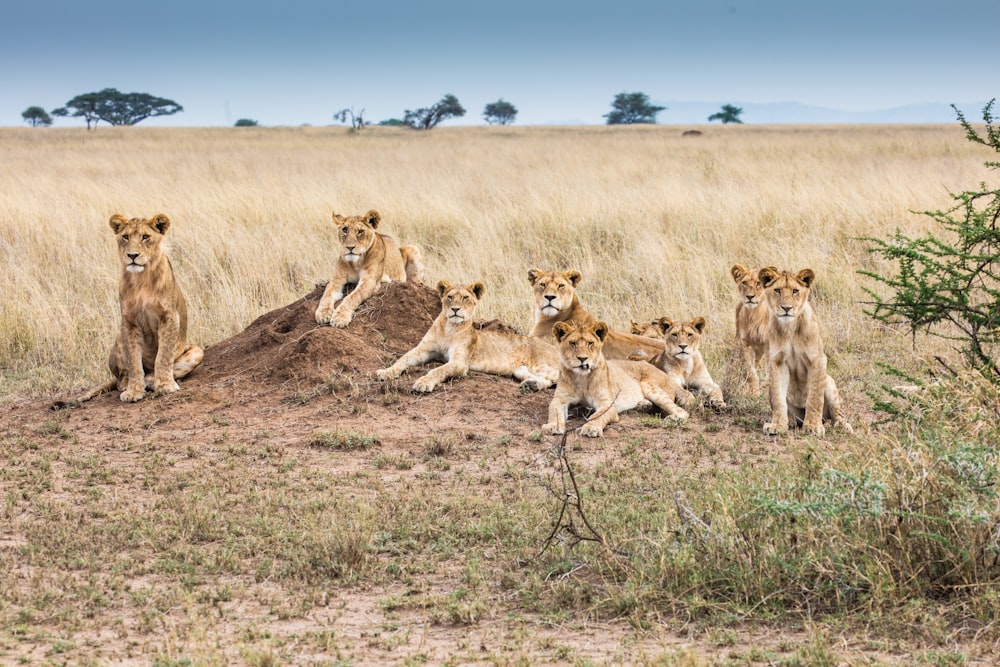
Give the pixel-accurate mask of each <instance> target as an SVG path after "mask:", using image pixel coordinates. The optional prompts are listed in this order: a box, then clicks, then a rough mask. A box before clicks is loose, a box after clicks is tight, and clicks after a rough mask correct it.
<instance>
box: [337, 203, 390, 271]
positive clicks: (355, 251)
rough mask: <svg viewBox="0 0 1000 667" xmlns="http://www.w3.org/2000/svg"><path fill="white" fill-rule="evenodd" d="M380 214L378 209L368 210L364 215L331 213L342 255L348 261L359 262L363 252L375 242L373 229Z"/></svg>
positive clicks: (377, 222) (379, 219)
mask: <svg viewBox="0 0 1000 667" xmlns="http://www.w3.org/2000/svg"><path fill="white" fill-rule="evenodd" d="M381 221H382V216H381V215H380V214H379V212H378V211H374V210H372V211H368V212H367V213H365V214H364V215H348V216H343V215H338V214H336V213H334V214H333V223H334V224H335V225H337V235H338V237H339V238H340V247H341V249H342V250H343V257H344V259H345V260H347V261H348V262H359V261H361V259H363V258H364V254H365V253H366V252H368V250H369V249H370V248H371V247H372V245H373V244H374V243H375V234H376V232H375V229H376V228H377V227H378V224H379V222H381Z"/></svg>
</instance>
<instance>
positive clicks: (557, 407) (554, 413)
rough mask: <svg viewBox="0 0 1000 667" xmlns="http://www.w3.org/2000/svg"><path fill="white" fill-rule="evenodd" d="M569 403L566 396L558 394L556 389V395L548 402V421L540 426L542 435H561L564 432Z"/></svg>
mask: <svg viewBox="0 0 1000 667" xmlns="http://www.w3.org/2000/svg"><path fill="white" fill-rule="evenodd" d="M569 405H570V401H569V400H568V399H567V397H566V396H564V395H563V394H560V393H559V388H558V387H556V395H555V396H553V397H552V400H551V401H550V402H549V421H548V422H546V423H545V424H543V425H542V433H544V434H545V435H562V434H563V433H565V432H566V419H567V418H568V417H569Z"/></svg>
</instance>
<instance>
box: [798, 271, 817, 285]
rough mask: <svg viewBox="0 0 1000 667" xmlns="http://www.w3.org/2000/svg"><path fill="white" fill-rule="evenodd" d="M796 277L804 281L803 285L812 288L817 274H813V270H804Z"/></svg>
mask: <svg viewBox="0 0 1000 667" xmlns="http://www.w3.org/2000/svg"><path fill="white" fill-rule="evenodd" d="M795 277H796V278H798V279H799V280H801V281H802V284H803V285H805V286H806V287H812V284H813V281H814V280H816V274H815V273H813V270H812V269H802V270H801V271H799V272H798V273H797V274H795Z"/></svg>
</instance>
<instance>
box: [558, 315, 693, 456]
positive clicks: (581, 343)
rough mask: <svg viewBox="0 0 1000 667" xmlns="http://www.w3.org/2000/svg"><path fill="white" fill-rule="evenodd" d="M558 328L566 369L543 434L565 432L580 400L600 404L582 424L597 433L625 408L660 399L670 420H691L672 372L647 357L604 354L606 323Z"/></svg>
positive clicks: (583, 431) (584, 430) (564, 324)
mask: <svg viewBox="0 0 1000 667" xmlns="http://www.w3.org/2000/svg"><path fill="white" fill-rule="evenodd" d="M553 333H554V334H555V337H556V341H557V347H558V349H559V358H560V360H561V362H562V368H561V370H560V372H559V382H558V383H557V384H556V393H555V396H553V397H552V402H551V403H549V421H548V422H547V423H546V424H545V425H544V426H542V433H551V434H555V435H559V434H562V433H565V432H566V419H567V415H568V412H569V407H570V406H571V405H574V404H579V403H582V404H584V405H587V406H589V407H591V408H593V409H594V415H593V416H592V417H591V418H590V420H589V421H588V422H587V423H586V424H584V425H583V428H581V429H580V433H581V434H583V435H585V436H588V437H592V438H596V437H598V436H601V435H603V433H604V427H605V426H607V425H608V424H609V423H611V422H616V421H618V413H619V412H623V411H625V410H630V409H632V408H636V407H648V406H649V405H651V404H655V405H656V406H657V407H659V408H660V409H661V410H663V411H664V412H665V413H666V415H667V417H668V418H669V419H673V420H678V421H679V420H683V419H687V417H688V413H687V411H685V410H684V409H683V408H680V407H678V406H677V404H676V403H674V399H673V397H674V396H675V395H677V393H678V389H679V388H678V387H677V386H676V385H675V384H674V383H673V382H671V381H670V378H669V377H668V376H667V374H666V373H664V372H663V371H661V370H660V369H659V368H656V367H655V366H653V365H651V364H648V363H646V362H645V361H627V360H606V359H605V358H604V351H603V349H604V341H605V340H606V339H607V337H608V325H607V324H605V323H604V322H597V323H595V324H582V325H579V326H577V325H575V324H572V323H570V322H557V323H556V324H555V327H554V328H553Z"/></svg>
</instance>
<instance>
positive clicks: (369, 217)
mask: <svg viewBox="0 0 1000 667" xmlns="http://www.w3.org/2000/svg"><path fill="white" fill-rule="evenodd" d="M365 220H366V221H367V222H368V224H369V225H371V228H372V229H375V228H377V227H378V223H380V222H382V215H381V214H380V213H379V212H378V211H376V210H375V209H372V210H370V211H368V212H367V213H365Z"/></svg>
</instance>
